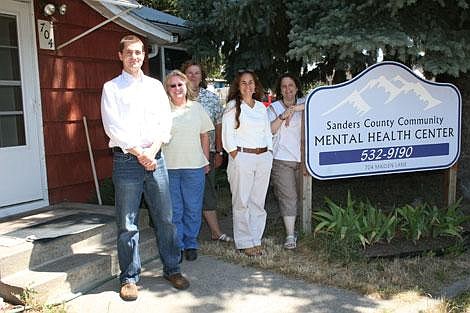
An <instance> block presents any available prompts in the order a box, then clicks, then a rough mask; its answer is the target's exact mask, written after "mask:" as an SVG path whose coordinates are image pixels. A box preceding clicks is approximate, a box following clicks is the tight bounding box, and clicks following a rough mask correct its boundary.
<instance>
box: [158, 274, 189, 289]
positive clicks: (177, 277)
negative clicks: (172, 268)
mask: <svg viewBox="0 0 470 313" xmlns="http://www.w3.org/2000/svg"><path fill="white" fill-rule="evenodd" d="M163 277H164V278H165V279H166V280H168V281H169V282H170V283H171V285H172V286H173V287H175V288H176V289H179V290H184V289H188V287H189V281H188V280H187V279H186V278H185V277H184V276H183V275H181V273H176V274H171V275H170V276H163Z"/></svg>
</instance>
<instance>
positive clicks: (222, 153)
mask: <svg viewBox="0 0 470 313" xmlns="http://www.w3.org/2000/svg"><path fill="white" fill-rule="evenodd" d="M215 153H217V154H218V155H224V152H223V151H216V152H215Z"/></svg>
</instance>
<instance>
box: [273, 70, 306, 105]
mask: <svg viewBox="0 0 470 313" xmlns="http://www.w3.org/2000/svg"><path fill="white" fill-rule="evenodd" d="M286 77H287V78H290V79H292V80H293V81H294V84H295V87H297V94H296V95H295V97H296V99H298V98H302V96H303V93H302V90H301V88H302V86H301V85H300V80H299V79H298V78H297V77H295V76H294V75H292V74H290V73H284V74H282V75H281V76H279V78H278V79H277V80H276V97H277V99H278V100H282V98H283V96H282V92H281V83H282V80H283V79H284V78H286Z"/></svg>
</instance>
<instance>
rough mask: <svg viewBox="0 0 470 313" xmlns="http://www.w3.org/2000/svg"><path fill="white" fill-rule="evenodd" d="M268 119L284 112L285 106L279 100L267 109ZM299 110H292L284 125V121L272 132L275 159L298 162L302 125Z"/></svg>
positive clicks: (272, 118)
mask: <svg viewBox="0 0 470 313" xmlns="http://www.w3.org/2000/svg"><path fill="white" fill-rule="evenodd" d="M267 110H268V115H269V120H270V121H271V122H272V121H274V120H275V119H276V118H277V117H278V116H279V114H282V113H284V111H285V110H286V108H285V107H284V105H283V104H282V102H281V101H276V102H273V103H272V104H271V106H270V107H269V108H268V109H267ZM302 114H303V111H301V112H294V114H292V117H291V119H290V121H289V126H286V122H285V121H284V122H283V123H282V125H281V127H279V129H278V130H277V132H276V133H275V134H274V138H273V157H274V159H276V160H283V161H295V162H300V139H301V138H300V137H301V127H302Z"/></svg>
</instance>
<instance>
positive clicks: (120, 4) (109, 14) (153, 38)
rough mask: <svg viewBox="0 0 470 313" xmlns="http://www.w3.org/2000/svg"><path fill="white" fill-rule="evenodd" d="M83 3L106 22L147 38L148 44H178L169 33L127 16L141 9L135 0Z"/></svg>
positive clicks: (88, 1) (97, 0)
mask: <svg viewBox="0 0 470 313" xmlns="http://www.w3.org/2000/svg"><path fill="white" fill-rule="evenodd" d="M83 1H84V2H85V3H86V4H88V5H89V6H90V7H92V8H93V9H94V10H95V11H97V12H98V13H100V14H101V15H103V16H104V17H105V18H107V19H108V20H112V21H114V22H115V23H116V24H118V25H120V26H122V27H124V28H126V29H128V30H130V31H132V32H134V33H136V34H139V35H141V36H143V37H145V38H148V40H149V43H150V44H152V43H156V44H158V45H171V44H175V43H177V42H178V36H175V35H174V34H173V33H171V32H170V31H168V30H165V29H163V28H162V27H159V26H157V25H155V24H154V23H151V22H149V21H147V20H146V19H144V18H142V17H140V16H139V15H136V14H129V12H130V11H131V10H133V9H136V8H140V7H142V6H141V5H140V4H139V3H137V1H135V0H83Z"/></svg>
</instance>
